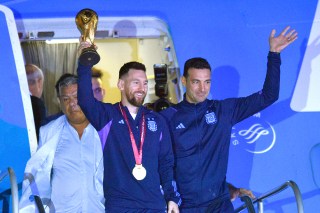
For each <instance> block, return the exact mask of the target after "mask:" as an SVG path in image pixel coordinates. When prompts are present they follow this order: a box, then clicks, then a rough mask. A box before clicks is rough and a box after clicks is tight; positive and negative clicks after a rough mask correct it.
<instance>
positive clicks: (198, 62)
mask: <svg viewBox="0 0 320 213" xmlns="http://www.w3.org/2000/svg"><path fill="white" fill-rule="evenodd" d="M190 68H196V69H209V70H210V71H211V67H210V64H209V63H208V61H207V60H206V59H204V58H200V57H198V58H190V59H189V60H187V61H186V63H184V69H183V76H184V77H185V78H187V77H188V70H189V69H190Z"/></svg>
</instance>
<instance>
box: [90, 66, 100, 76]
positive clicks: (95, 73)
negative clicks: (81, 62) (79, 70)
mask: <svg viewBox="0 0 320 213" xmlns="http://www.w3.org/2000/svg"><path fill="white" fill-rule="evenodd" d="M102 76H103V72H102V70H100V69H97V68H95V67H92V69H91V77H92V78H102Z"/></svg>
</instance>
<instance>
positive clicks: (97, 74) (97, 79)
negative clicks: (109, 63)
mask: <svg viewBox="0 0 320 213" xmlns="http://www.w3.org/2000/svg"><path fill="white" fill-rule="evenodd" d="M102 76H103V72H102V71H101V70H100V69H97V68H95V67H92V69H91V83H92V91H93V96H94V98H95V99H97V100H98V101H102V102H103V98H104V96H105V94H106V91H105V89H104V88H103V86H102Z"/></svg>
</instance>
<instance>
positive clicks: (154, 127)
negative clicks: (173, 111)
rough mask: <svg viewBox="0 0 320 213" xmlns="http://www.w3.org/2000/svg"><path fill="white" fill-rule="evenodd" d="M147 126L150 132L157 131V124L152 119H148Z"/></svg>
mask: <svg viewBox="0 0 320 213" xmlns="http://www.w3.org/2000/svg"><path fill="white" fill-rule="evenodd" d="M147 125H148V129H149V130H150V131H152V132H155V131H157V129H158V128H157V123H156V122H155V121H154V120H153V119H152V120H149V119H148V122H147Z"/></svg>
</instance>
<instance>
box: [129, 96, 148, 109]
mask: <svg viewBox="0 0 320 213" xmlns="http://www.w3.org/2000/svg"><path fill="white" fill-rule="evenodd" d="M145 97H146V94H145V93H144V96H143V97H141V99H137V98H136V97H135V96H134V94H133V95H129V96H128V102H129V103H130V104H131V105H133V106H136V107H140V106H142V104H143V102H144V99H145Z"/></svg>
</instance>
